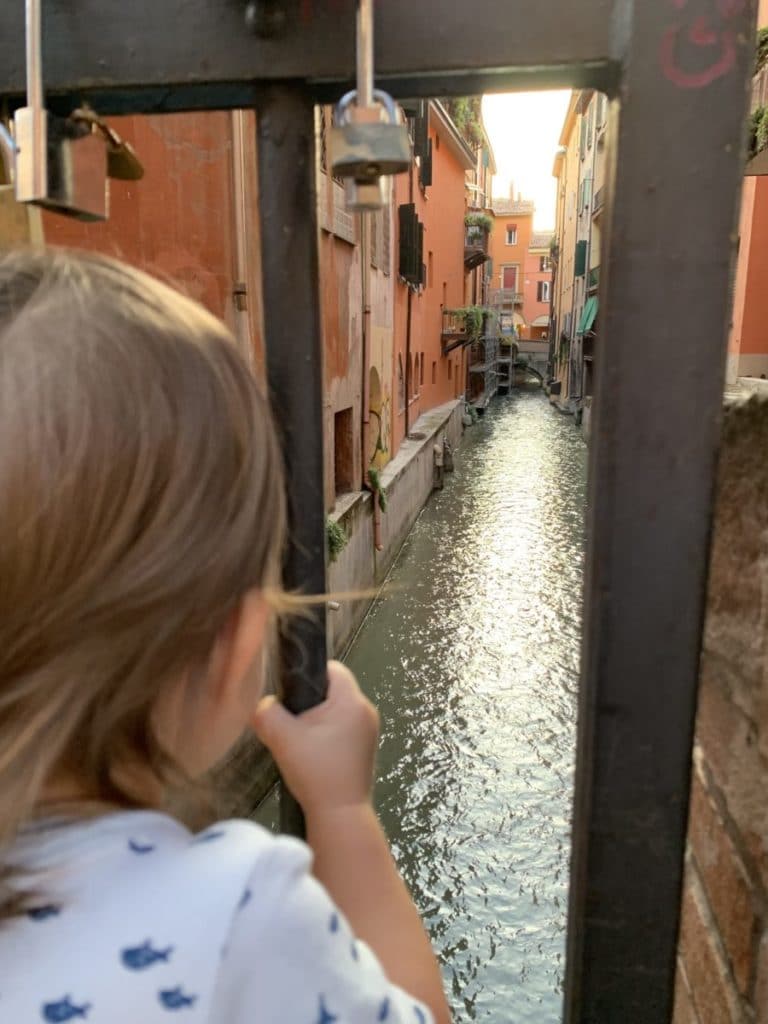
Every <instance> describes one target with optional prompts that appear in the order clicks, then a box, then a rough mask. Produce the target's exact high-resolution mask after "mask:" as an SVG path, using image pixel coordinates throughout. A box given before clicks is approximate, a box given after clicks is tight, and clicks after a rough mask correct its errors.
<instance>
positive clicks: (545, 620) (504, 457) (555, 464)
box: [347, 392, 586, 1024]
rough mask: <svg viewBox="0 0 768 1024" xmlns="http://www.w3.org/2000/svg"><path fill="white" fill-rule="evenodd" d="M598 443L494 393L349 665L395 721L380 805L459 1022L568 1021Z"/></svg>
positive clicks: (523, 398)
mask: <svg viewBox="0 0 768 1024" xmlns="http://www.w3.org/2000/svg"><path fill="white" fill-rule="evenodd" d="M585 485H586V449H585V446H584V443H583V441H582V440H581V437H580V434H579V432H578V431H577V430H576V429H575V427H574V425H573V420H572V419H571V418H570V417H566V416H563V415H562V414H561V413H558V412H557V411H556V410H554V409H553V408H552V407H550V405H549V404H548V402H547V401H546V400H545V398H544V397H543V396H542V395H541V393H540V392H536V393H513V394H512V395H511V396H509V397H506V398H500V399H497V400H496V401H495V402H494V404H493V405H492V406H491V408H490V409H489V411H488V412H487V413H486V415H485V417H484V418H483V419H482V420H481V421H480V422H479V423H478V424H476V425H475V426H473V427H470V428H469V429H468V430H467V432H466V435H465V439H464V442H463V444H462V447H461V449H460V450H459V452H458V453H457V456H456V470H455V473H454V474H453V475H451V476H449V477H447V480H446V487H445V489H444V490H443V491H442V492H440V493H438V494H435V495H434V496H433V498H432V500H431V501H430V503H429V505H428V506H427V508H426V509H425V510H424V512H423V513H422V515H421V517H420V518H419V520H418V522H417V523H416V525H415V527H414V529H413V531H412V533H411V535H410V536H409V538H408V540H407V542H406V544H405V546H404V548H403V550H402V552H401V554H400V556H399V558H398V560H397V562H396V564H395V566H394V568H393V570H392V573H391V577H390V580H389V583H388V586H387V594H386V597H385V599H383V600H381V601H379V602H377V604H376V605H375V606H374V607H373V609H372V610H371V612H370V614H369V615H368V617H367V619H366V621H365V623H364V624H363V627H362V629H361V630H360V632H359V634H358V636H357V638H356V640H355V642H354V644H353V646H352V648H351V650H350V652H349V655H348V658H347V661H348V664H349V665H350V667H351V668H352V669H353V670H354V671H355V673H356V674H357V676H358V678H359V679H360V681H361V684H362V686H363V688H364V689H365V691H366V692H367V693H368V694H369V695H370V696H371V697H372V698H373V700H374V701H375V703H376V704H377V706H378V707H379V710H380V712H381V717H382V743H381V750H380V755H379V770H378V783H377V787H376V803H377V807H378V811H379V814H380V816H381V818H382V820H383V823H384V827H385V829H386V831H387V834H388V836H389V838H390V841H391V843H392V847H393V850H394V853H395V856H396V859H397V862H398V864H399V866H400V869H401V871H402V872H403V874H404V876H405V878H406V880H407V882H408V884H409V886H410V888H411V891H412V892H413V894H414V897H415V899H416V902H417V904H418V906H419V908H420V910H421V912H422V914H423V916H424V918H425V920H426V923H427V926H428V928H429V930H430V933H431V935H432V938H433V941H434V944H435V947H436V949H437V951H438V954H439V956H440V959H441V962H442V964H443V970H444V974H445V978H446V983H447V989H448V992H449V994H450V997H451V1000H452V1005H453V1009H454V1013H455V1019H456V1021H461V1022H464V1021H474V1020H478V1021H490V1020H493V1021H496V1022H503V1024H527V1022H534V1021H535V1022H536V1024H555V1022H557V1021H559V1020H560V1018H561V1001H562V991H561V990H562V984H563V971H564V958H565V916H566V906H567V894H568V862H569V819H570V811H571V799H572V786H573V763H574V744H575V719H576V688H577V674H578V657H579V641H580V613H581V605H580V602H581V585H582V556H583V523H584V505H585Z"/></svg>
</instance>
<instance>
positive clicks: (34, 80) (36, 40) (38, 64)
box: [26, 0, 43, 110]
mask: <svg viewBox="0 0 768 1024" xmlns="http://www.w3.org/2000/svg"><path fill="white" fill-rule="evenodd" d="M26 46H27V68H26V71H27V106H28V107H31V108H32V109H33V110H42V108H43V52H42V51H43V30H42V19H41V16H40V0H26Z"/></svg>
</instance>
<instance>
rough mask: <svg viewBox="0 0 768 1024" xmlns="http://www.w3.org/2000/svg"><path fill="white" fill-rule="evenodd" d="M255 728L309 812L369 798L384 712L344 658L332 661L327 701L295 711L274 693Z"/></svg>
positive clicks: (259, 711) (257, 716) (261, 705)
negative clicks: (300, 712) (281, 702)
mask: <svg viewBox="0 0 768 1024" xmlns="http://www.w3.org/2000/svg"><path fill="white" fill-rule="evenodd" d="M253 729H254V732H255V733H256V735H257V736H258V738H259V739H260V740H261V742H262V743H263V744H264V745H265V746H266V747H267V748H268V749H269V751H270V752H271V754H272V756H273V757H274V759H275V761H276V762H277V766H278V768H279V769H280V772H281V774H282V776H283V778H284V779H285V781H286V783H287V784H288V788H289V789H290V791H291V792H292V793H293V795H294V796H295V797H296V799H297V800H298V802H299V804H301V807H302V809H303V810H304V813H305V814H307V815H309V814H310V813H312V812H314V811H323V812H327V811H329V810H336V809H339V808H345V807H350V806H356V805H360V804H367V803H369V801H370V796H371V788H372V785H373V767H374V760H375V757H376V745H377V740H378V735H379V716H378V712H377V711H376V709H375V708H374V706H373V705H372V704H371V702H370V701H369V700H368V699H367V698H366V697H365V696H364V695H363V693H362V692H361V690H360V687H359V686H358V685H357V682H356V680H355V677H354V676H353V675H352V673H351V672H350V671H348V669H346V668H345V667H344V666H343V665H341V664H340V663H339V662H337V661H332V662H329V664H328V696H327V698H326V700H325V701H323V703H322V704H318V705H317V707H314V708H311V709H310V710H309V711H305V712H304V713H303V714H301V715H293V714H291V712H290V711H287V710H286V709H285V708H284V707H283V706H282V704H280V703H279V701H277V700H276V698H275V697H265V698H264V699H263V700H262V701H260V703H259V705H258V707H257V708H256V712H255V714H254V717H253Z"/></svg>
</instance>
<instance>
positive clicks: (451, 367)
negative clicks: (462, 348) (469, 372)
mask: <svg viewBox="0 0 768 1024" xmlns="http://www.w3.org/2000/svg"><path fill="white" fill-rule="evenodd" d="M452 370H453V363H452V362H451V360H450V359H449V360H448V380H450V379H451V373H452Z"/></svg>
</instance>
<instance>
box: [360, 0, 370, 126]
mask: <svg viewBox="0 0 768 1024" xmlns="http://www.w3.org/2000/svg"><path fill="white" fill-rule="evenodd" d="M357 105H358V107H371V106H373V0H357Z"/></svg>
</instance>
